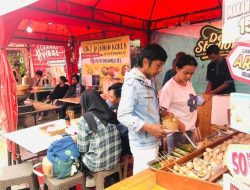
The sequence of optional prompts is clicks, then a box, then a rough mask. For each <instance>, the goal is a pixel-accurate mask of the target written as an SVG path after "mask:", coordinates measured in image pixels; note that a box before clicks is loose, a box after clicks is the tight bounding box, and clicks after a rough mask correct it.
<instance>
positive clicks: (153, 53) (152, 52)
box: [138, 44, 168, 68]
mask: <svg viewBox="0 0 250 190" xmlns="http://www.w3.org/2000/svg"><path fill="white" fill-rule="evenodd" d="M144 58H147V59H148V60H149V66H150V65H151V63H152V61H155V60H160V61H164V62H165V61H166V60H167V58H168V55H167V52H166V51H165V50H164V49H163V48H162V47H161V46H160V45H158V44H150V45H148V46H147V47H145V48H144V49H143V50H142V52H141V54H140V56H139V61H138V66H139V67H141V68H142V67H143V59H144Z"/></svg>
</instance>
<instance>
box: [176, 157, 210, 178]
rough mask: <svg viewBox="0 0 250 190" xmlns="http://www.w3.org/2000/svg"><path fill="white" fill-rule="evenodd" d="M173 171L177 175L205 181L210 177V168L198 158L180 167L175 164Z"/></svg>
mask: <svg viewBox="0 0 250 190" xmlns="http://www.w3.org/2000/svg"><path fill="white" fill-rule="evenodd" d="M173 169H174V172H175V173H177V174H180V175H183V176H188V177H193V178H199V179H203V180H206V179H208V178H209V177H210V176H211V171H212V166H211V165H210V164H209V163H208V162H206V161H204V160H202V159H200V158H194V159H193V160H192V161H188V162H187V163H185V164H183V165H182V166H180V165H178V164H176V165H175V166H174V168H173Z"/></svg>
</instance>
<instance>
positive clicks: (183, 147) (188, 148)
mask: <svg viewBox="0 0 250 190" xmlns="http://www.w3.org/2000/svg"><path fill="white" fill-rule="evenodd" d="M179 148H180V149H181V150H184V151H186V152H193V151H194V147H193V146H192V145H191V144H181V145H180V146H179Z"/></svg>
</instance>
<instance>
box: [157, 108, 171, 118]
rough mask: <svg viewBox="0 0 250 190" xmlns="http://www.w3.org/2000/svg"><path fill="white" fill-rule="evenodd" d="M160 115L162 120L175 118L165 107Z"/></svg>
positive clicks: (161, 109)
mask: <svg viewBox="0 0 250 190" xmlns="http://www.w3.org/2000/svg"><path fill="white" fill-rule="evenodd" d="M160 115H161V117H162V118H165V117H170V118H173V117H174V114H173V113H171V112H168V110H167V109H166V108H164V107H161V108H160Z"/></svg>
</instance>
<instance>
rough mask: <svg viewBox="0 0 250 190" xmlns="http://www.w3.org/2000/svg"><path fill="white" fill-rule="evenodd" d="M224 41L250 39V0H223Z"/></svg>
mask: <svg viewBox="0 0 250 190" xmlns="http://www.w3.org/2000/svg"><path fill="white" fill-rule="evenodd" d="M222 14H223V18H222V20H223V27H222V42H223V43H231V42H236V41H241V42H242V41H246V40H250V1H249V0H223V9H222Z"/></svg>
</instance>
